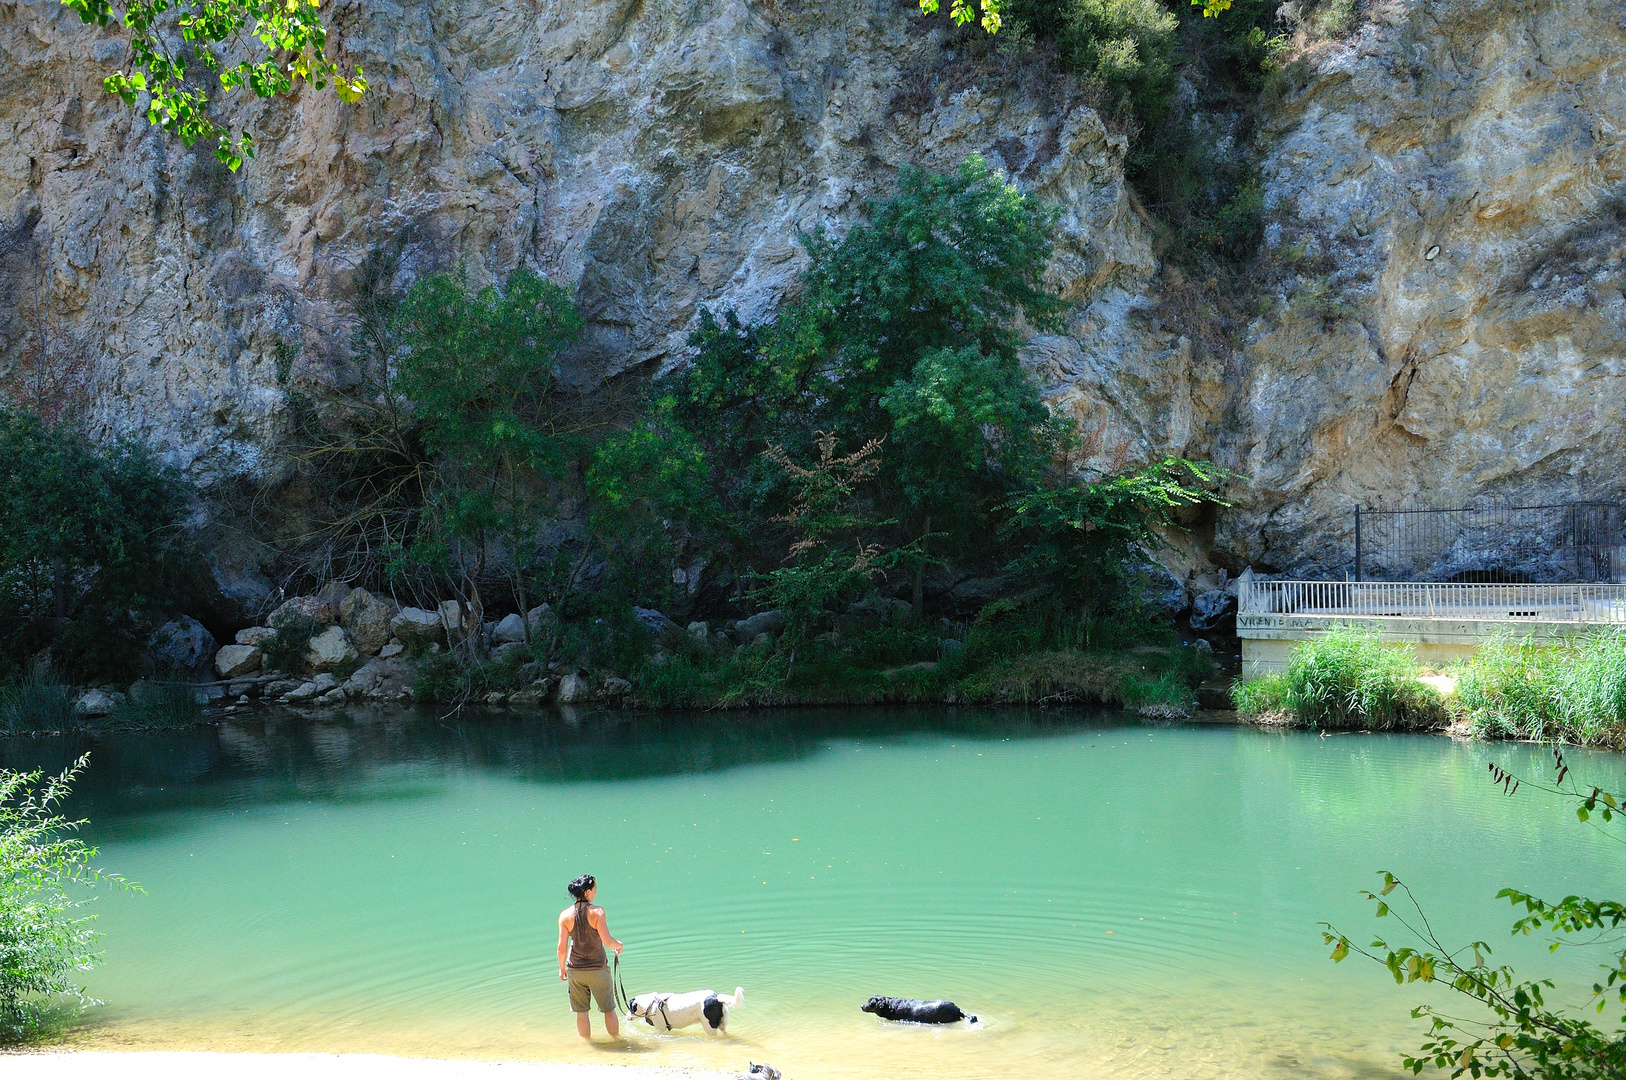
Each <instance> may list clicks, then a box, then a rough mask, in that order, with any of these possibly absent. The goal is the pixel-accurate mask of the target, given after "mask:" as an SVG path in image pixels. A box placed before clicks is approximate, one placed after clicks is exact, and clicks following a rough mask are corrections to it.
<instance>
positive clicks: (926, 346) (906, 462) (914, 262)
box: [668, 156, 1066, 547]
mask: <svg viewBox="0 0 1626 1080" xmlns="http://www.w3.org/2000/svg"><path fill="white" fill-rule="evenodd" d="M867 217H868V221H867V222H864V223H861V224H858V225H855V226H853V228H852V229H850V230H849V231H848V232H847V233H846V234H845V235H844V236H842V237H841V238H839V239H837V238H835V237H833V236H831V235H830V234H828V233H826V232H824V231H822V230H820V231H817V232H815V233H813V234H812V235H808V236H804V237H803V238H802V242H803V245H804V247H805V248H806V250H807V253H808V257H809V266H808V268H807V270H806V271H805V272H804V273H803V274H802V276H801V282H800V284H801V291H800V292H799V294H798V295H797V296H796V297H794V298H793V299H792V300H791V301H789V302H788V303H786V304H785V305H784V306H783V307H782V308H781V309H780V311H779V313H778V315H777V317H776V318H775V319H774V320H773V321H772V322H770V323H766V324H763V325H759V326H749V327H748V326H742V325H741V324H740V323H739V321H738V319H737V318H736V317H735V316H733V314H732V313H730V314H728V315H726V316H725V318H724V319H723V320H722V321H719V320H717V319H716V318H715V317H713V316H712V315H710V313H704V314H703V315H702V319H701V325H700V328H699V330H698V331H697V332H696V334H695V335H694V337H693V339H692V343H693V344H694V345H695V346H696V347H697V355H696V358H695V360H694V363H693V364H692V365H691V366H690V367H688V368H686V369H684V370H682V371H681V372H679V373H678V374H676V375H675V376H674V377H673V378H672V380H671V385H670V387H669V389H668V393H669V394H670V396H671V399H672V402H673V405H672V417H673V420H674V422H676V423H679V424H681V425H683V426H684V427H686V428H687V429H688V430H689V431H690V432H691V433H692V434H693V436H694V438H695V440H696V441H697V442H698V444H699V445H700V446H701V447H702V448H703V449H704V451H705V452H706V454H707V456H708V460H709V462H710V464H711V468H712V469H713V477H714V480H713V483H714V490H715V491H716V493H717V495H718V498H719V500H720V501H721V503H722V504H723V505H724V506H725V508H727V509H728V510H730V511H731V512H734V513H737V514H742V515H746V516H754V517H756V518H757V519H758V520H763V519H766V518H770V517H772V516H773V515H774V514H775V513H776V512H777V510H776V507H777V506H778V505H779V504H781V503H782V502H783V500H784V499H785V498H787V496H788V492H787V490H786V488H785V479H786V473H785V472H784V470H783V468H782V467H778V466H774V465H773V463H772V462H771V461H770V460H769V459H768V458H765V457H764V456H763V455H764V452H765V451H766V450H767V449H768V447H770V446H773V447H778V448H779V450H780V452H782V453H783V454H785V455H787V456H788V458H790V459H793V460H808V459H810V458H812V457H813V456H814V455H815V454H816V453H817V452H818V451H817V445H816V439H817V438H819V437H823V436H830V437H833V438H834V439H835V440H836V442H837V444H844V445H860V446H861V445H864V444H866V443H869V442H872V441H875V440H882V439H884V440H886V442H887V452H886V455H885V457H884V461H883V464H882V466H881V468H880V470H879V471H878V472H877V474H876V476H875V477H874V479H873V484H874V485H875V486H876V487H877V489H878V490H877V491H876V493H875V496H874V497H875V498H876V499H878V500H879V504H884V505H881V514H880V516H882V517H889V518H890V517H894V516H895V517H897V518H898V520H899V527H900V528H901V529H903V531H904V532H905V533H907V534H908V535H906V536H905V537H904V538H903V542H902V543H900V544H897V545H895V546H899V547H902V546H906V545H907V544H908V543H910V542H913V541H915V540H918V539H919V538H920V537H922V536H923V535H925V534H927V533H929V532H931V517H932V513H933V510H934V508H935V509H936V510H937V511H938V514H939V520H943V519H944V517H945V515H944V514H943V513H942V511H943V508H945V507H947V506H950V505H952V507H953V509H954V515H953V519H954V522H955V527H956V528H957V529H958V530H959V531H960V532H961V533H962V534H965V535H972V534H976V533H978V532H979V531H980V532H982V533H984V534H986V532H987V530H986V528H984V526H985V524H986V520H987V516H988V514H989V513H990V511H991V510H992V509H993V507H994V506H996V505H997V504H998V503H999V502H1000V501H1002V500H1003V498H1004V497H1005V495H1006V493H1008V492H1009V491H1010V490H1012V489H1013V488H1015V487H1017V486H1020V485H1021V484H1022V483H1024V482H1025V481H1026V480H1027V479H1028V478H1029V477H1031V475H1032V474H1033V472H1034V470H1036V469H1038V468H1041V467H1042V466H1043V465H1044V463H1045V461H1046V460H1047V458H1048V456H1049V453H1050V450H1051V447H1052V446H1053V445H1054V443H1055V440H1056V433H1055V431H1054V429H1053V426H1052V424H1051V421H1050V417H1049V412H1048V410H1047V409H1046V408H1045V407H1044V405H1043V403H1042V402H1041V401H1040V399H1039V393H1038V388H1037V387H1036V386H1035V385H1034V384H1033V382H1032V380H1031V379H1030V378H1029V377H1028V376H1027V375H1026V373H1025V372H1024V371H1023V370H1022V367H1021V364H1020V362H1019V361H1018V358H1017V353H1018V350H1019V348H1020V346H1021V341H1022V338H1021V334H1020V333H1019V331H1018V329H1017V327H1018V324H1019V322H1023V323H1025V324H1026V325H1027V326H1029V327H1033V328H1039V329H1044V328H1053V327H1055V326H1057V325H1059V323H1060V320H1061V317H1062V315H1063V313H1064V312H1065V310H1066V305H1065V304H1064V303H1063V302H1062V301H1061V300H1060V299H1058V298H1057V297H1056V296H1055V295H1054V294H1052V293H1051V292H1050V291H1048V290H1047V289H1046V288H1045V287H1044V284H1043V281H1042V275H1043V272H1044V268H1045V265H1046V263H1047V262H1048V260H1049V257H1050V251H1051V232H1052V229H1053V227H1054V211H1053V210H1052V209H1050V208H1048V207H1045V206H1044V205H1042V204H1041V203H1039V202H1038V200H1036V199H1034V198H1033V197H1032V196H1029V195H1025V194H1023V193H1022V192H1021V191H1020V190H1018V189H1017V188H1016V187H1015V186H1014V185H1012V184H1011V183H1009V182H1008V181H1007V180H1006V179H1005V178H1004V177H1003V176H1001V175H1000V174H998V173H997V172H995V171H993V170H991V169H990V168H989V167H988V166H987V164H986V163H985V162H984V161H983V160H982V159H981V158H980V157H976V156H973V157H971V158H968V159H967V160H966V161H965V162H964V163H963V164H962V165H961V166H960V168H959V169H958V170H956V171H955V172H954V173H951V174H947V175H939V174H934V173H929V172H925V171H922V170H917V169H905V170H903V171H902V172H901V174H900V177H899V190H898V192H897V194H895V195H894V196H893V197H891V198H889V199H887V200H885V201H884V202H879V203H871V204H869V206H868V207H867ZM815 433H822V436H821V435H816V434H815ZM894 509H896V510H897V511H899V513H897V514H894V513H893V510H894Z"/></svg>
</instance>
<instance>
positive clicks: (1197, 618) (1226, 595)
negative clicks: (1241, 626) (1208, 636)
mask: <svg viewBox="0 0 1626 1080" xmlns="http://www.w3.org/2000/svg"><path fill="white" fill-rule="evenodd" d="M1235 617H1236V594H1235V593H1231V592H1227V591H1226V590H1225V589H1210V590H1208V591H1207V592H1204V593H1198V594H1197V596H1196V597H1195V598H1194V599H1193V600H1192V601H1191V628H1192V629H1193V630H1199V631H1201V630H1214V629H1218V628H1222V627H1223V626H1224V624H1225V623H1226V622H1227V621H1228V620H1232V619H1234V618H1235Z"/></svg>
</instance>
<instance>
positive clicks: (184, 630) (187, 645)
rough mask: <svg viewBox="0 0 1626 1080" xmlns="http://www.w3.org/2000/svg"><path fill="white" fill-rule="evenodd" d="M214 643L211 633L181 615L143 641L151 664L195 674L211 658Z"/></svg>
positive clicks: (196, 622) (190, 618) (201, 625)
mask: <svg viewBox="0 0 1626 1080" xmlns="http://www.w3.org/2000/svg"><path fill="white" fill-rule="evenodd" d="M218 647H219V646H218V643H217V642H216V641H215V639H214V635H213V634H211V633H209V631H207V630H205V629H204V628H203V624H202V623H200V622H198V621H197V620H196V619H194V618H192V617H190V616H187V615H182V616H181V617H180V618H178V619H171V620H170V621H169V622H167V623H165V624H164V625H163V626H160V627H159V628H158V629H157V630H155V631H153V635H152V638H151V639H150V640H149V641H148V643H147V648H148V651H149V652H151V653H152V659H153V663H155V664H156V665H157V666H158V667H159V668H167V669H169V670H171V671H177V672H185V673H187V674H195V673H198V672H200V671H202V670H203V669H204V668H205V667H207V665H208V663H209V661H210V660H211V659H213V658H214V655H215V650H216V649H217V648H218Z"/></svg>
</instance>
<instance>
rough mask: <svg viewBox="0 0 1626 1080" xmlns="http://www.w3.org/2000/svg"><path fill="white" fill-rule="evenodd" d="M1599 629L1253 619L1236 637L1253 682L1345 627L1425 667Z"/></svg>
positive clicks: (1494, 622) (1241, 622)
mask: <svg viewBox="0 0 1626 1080" xmlns="http://www.w3.org/2000/svg"><path fill="white" fill-rule="evenodd" d="M1594 625H1595V624H1591V623H1581V622H1557V621H1548V620H1541V619H1482V620H1459V619H1417V618H1384V617H1367V618H1350V617H1347V616H1344V617H1340V616H1326V615H1258V614H1247V615H1240V616H1238V617H1237V621H1236V632H1237V636H1238V637H1239V638H1241V640H1242V673H1243V675H1244V676H1246V677H1249V678H1252V677H1253V676H1255V675H1264V674H1267V673H1269V672H1275V671H1285V670H1286V669H1287V661H1288V658H1289V657H1290V656H1291V655H1292V652H1293V647H1294V646H1295V645H1297V644H1298V643H1299V642H1301V641H1306V640H1309V639H1311V638H1317V637H1321V636H1322V635H1324V634H1326V633H1327V632H1328V631H1330V630H1334V629H1337V628H1339V627H1346V626H1348V627H1356V628H1358V629H1361V630H1368V631H1373V632H1375V633H1376V634H1377V635H1378V637H1379V639H1380V640H1381V641H1383V642H1385V643H1391V642H1392V643H1393V644H1395V645H1397V646H1399V645H1402V644H1405V645H1410V646H1411V648H1412V651H1413V653H1414V654H1415V655H1416V657H1417V659H1418V660H1420V661H1422V662H1423V663H1424V664H1447V663H1450V662H1452V661H1454V660H1462V659H1466V658H1467V657H1469V656H1472V655H1473V654H1474V651H1475V650H1476V649H1478V648H1479V646H1480V645H1482V644H1484V643H1485V642H1486V641H1488V640H1490V639H1491V638H1493V637H1496V636H1498V635H1505V634H1511V635H1513V636H1515V637H1526V638H1535V639H1538V640H1539V641H1541V642H1542V643H1543V644H1559V643H1561V642H1562V641H1563V640H1564V639H1565V638H1568V637H1572V636H1574V635H1576V634H1580V633H1584V632H1585V631H1587V630H1589V629H1592V628H1593V627H1594Z"/></svg>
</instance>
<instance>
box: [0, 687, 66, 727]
mask: <svg viewBox="0 0 1626 1080" xmlns="http://www.w3.org/2000/svg"><path fill="white" fill-rule="evenodd" d="M73 704H74V695H73V690H72V689H71V688H69V687H66V686H63V685H61V684H60V683H55V682H51V681H50V680H48V679H41V678H37V677H33V676H30V677H28V678H25V679H23V680H21V681H20V682H15V683H12V684H11V685H9V686H4V687H0V733H4V734H6V735H22V734H26V733H28V732H33V731H77V730H78V729H79V728H81V727H83V726H84V718H83V717H82V716H80V715H79V714H78V713H76V712H75V711H74V707H73Z"/></svg>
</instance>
